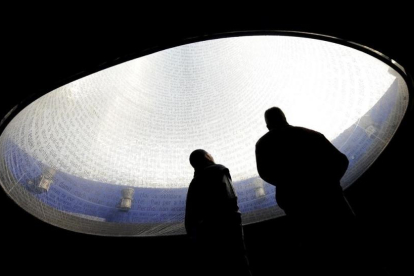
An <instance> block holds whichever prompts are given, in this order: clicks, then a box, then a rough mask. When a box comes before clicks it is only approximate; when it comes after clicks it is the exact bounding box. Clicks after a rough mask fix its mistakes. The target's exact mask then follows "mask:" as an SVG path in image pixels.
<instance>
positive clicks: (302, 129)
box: [291, 126, 323, 136]
mask: <svg viewBox="0 0 414 276" xmlns="http://www.w3.org/2000/svg"><path fill="white" fill-rule="evenodd" d="M291 129H292V131H294V132H297V133H301V134H306V135H313V136H323V134H322V133H320V132H317V131H316V130H313V129H310V128H306V127H300V126H291Z"/></svg>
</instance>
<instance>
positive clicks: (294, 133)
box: [256, 107, 354, 275]
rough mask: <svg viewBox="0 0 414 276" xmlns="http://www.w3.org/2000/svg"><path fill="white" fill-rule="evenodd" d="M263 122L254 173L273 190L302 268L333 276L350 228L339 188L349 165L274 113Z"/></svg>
mask: <svg viewBox="0 0 414 276" xmlns="http://www.w3.org/2000/svg"><path fill="white" fill-rule="evenodd" d="M265 121H266V124H267V128H268V129H269V132H268V133H266V134H265V135H264V136H263V137H261V138H260V139H259V141H258V142H257V144H256V162H257V170H258V173H259V175H260V177H261V178H262V179H264V180H265V181H266V182H268V183H269V184H272V185H274V186H276V201H277V203H278V205H279V206H280V208H282V209H283V210H284V211H285V213H286V215H287V218H288V219H289V221H290V222H291V224H292V225H293V231H294V233H295V235H296V237H298V238H299V240H300V242H301V243H302V245H303V249H304V250H305V255H306V256H304V258H305V260H308V261H309V262H307V265H309V266H314V267H317V269H318V270H319V271H315V272H320V273H326V274H330V273H332V274H331V275H339V273H340V272H341V271H342V269H343V268H342V267H340V266H341V262H344V261H345V260H341V258H345V257H346V255H347V254H348V253H349V250H350V248H349V247H348V245H347V243H348V242H349V240H347V239H346V237H345V236H346V235H350V232H351V231H352V225H353V223H354V222H353V221H354V214H353V212H352V209H351V208H350V207H349V205H348V202H347V201H346V199H345V197H344V195H343V191H342V188H341V186H340V179H341V178H342V176H343V175H344V174H345V172H346V170H347V167H348V164H349V161H348V159H347V157H346V156H345V155H344V154H342V153H341V152H340V151H339V150H337V149H336V148H335V147H334V146H333V145H332V144H331V143H330V142H329V141H328V140H327V139H326V138H325V136H324V135H322V134H321V133H318V132H316V131H313V130H310V129H306V128H303V127H295V126H291V125H289V124H288V122H287V121H286V118H285V115H284V113H283V112H282V110H281V109H279V108H277V107H272V108H270V109H268V110H267V111H266V112H265ZM348 244H349V243H348ZM305 270H306V268H305ZM331 270H334V271H331Z"/></svg>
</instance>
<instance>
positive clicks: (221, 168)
mask: <svg viewBox="0 0 414 276" xmlns="http://www.w3.org/2000/svg"><path fill="white" fill-rule="evenodd" d="M207 169H209V170H214V171H224V170H229V169H228V168H227V167H226V166H224V165H221V164H214V165H211V166H209V167H208V168H207Z"/></svg>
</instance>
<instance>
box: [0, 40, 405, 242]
mask: <svg viewBox="0 0 414 276" xmlns="http://www.w3.org/2000/svg"><path fill="white" fill-rule="evenodd" d="M407 105H408V88H407V85H406V83H405V81H404V79H403V78H402V76H401V75H400V74H399V73H397V72H396V71H395V70H394V69H393V68H392V67H390V66H389V65H387V64H385V63H384V62H382V61H380V60H379V59H377V58H375V57H373V56H371V55H368V54H366V53H364V52H361V51H358V50H356V49H353V48H350V47H347V46H343V45H340V44H336V43H332V42H327V41H322V40H317V39H311V38H304V37H289V36H276V35H271V36H243V37H232V38H221V39H215V40H209V41H202V42H197V43H192V44H187V45H183V46H178V47H175V48H171V49H167V50H163V51H160V52H156V53H153V54H150V55H147V56H144V57H140V58H137V59H135V60H131V61H128V62H125V63H122V64H119V65H117V66H114V67H111V68H108V69H105V70H103V71H100V72H98V73H95V74H92V75H89V76H87V77H84V78H82V79H79V80H76V81H74V82H71V83H69V84H66V85H64V86H62V87H60V88H58V89H56V90H54V91H51V92H50V93H48V94H46V95H44V96H43V97H41V98H39V99H37V100H36V101H34V102H33V103H32V104H30V105H29V106H27V107H26V108H25V109H24V110H22V111H21V112H20V113H19V114H18V115H17V116H16V117H15V118H14V119H13V120H12V121H11V122H10V124H9V125H8V126H7V127H6V129H5V130H4V132H3V133H2V135H1V137H0V157H1V159H0V171H1V178H0V181H1V185H2V187H3V189H4V190H5V191H6V193H7V194H8V195H9V196H10V197H11V198H12V199H13V200H14V201H16V202H17V203H18V204H19V205H20V206H21V207H22V208H23V209H25V210H27V211H28V212H30V213H31V214H33V215H34V216H36V217H38V218H39V219H41V220H43V221H46V222H48V223H51V224H53V225H56V226H59V227H62V228H65V229H69V230H73V231H78V232H83V233H90V234H96V235H112V236H147V235H171V234H182V233H185V231H184V226H183V221H184V210H185V199H186V195H187V189H188V185H189V183H190V181H191V179H192V176H193V170H192V168H191V166H190V164H189V162H188V157H189V154H190V153H191V152H192V151H193V150H194V149H197V148H203V149H205V150H207V151H208V152H210V153H211V154H212V155H213V157H214V158H215V160H216V162H217V163H221V164H223V165H225V166H227V167H228V168H229V169H230V172H231V175H232V178H233V182H234V186H235V188H236V192H237V194H238V202H239V207H240V210H241V212H242V214H243V223H244V224H249V223H254V222H259V221H263V220H266V219H270V218H274V217H277V216H280V215H283V212H282V211H281V209H280V208H279V207H278V206H277V203H276V201H275V194H274V193H275V189H274V187H273V186H271V185H269V184H267V183H266V182H264V181H263V180H261V179H260V178H259V176H258V174H257V170H256V162H255V143H256V141H257V140H258V139H259V138H260V137H261V136H262V135H263V134H265V133H266V131H267V129H266V125H265V122H264V118H263V114H264V111H265V110H266V109H268V108H269V107H272V106H278V107H280V108H282V110H284V112H285V114H286V117H287V119H288V122H289V123H290V124H292V125H298V126H304V127H308V128H311V129H314V130H317V131H319V132H321V133H323V134H325V136H326V137H327V138H328V139H329V140H330V141H331V142H332V143H333V144H334V145H335V146H336V147H337V148H338V149H339V150H340V151H342V152H343V153H345V154H346V155H347V156H348V159H349V160H350V166H349V169H348V171H347V173H346V175H345V176H344V178H343V179H342V182H341V185H342V186H343V187H344V188H346V187H348V186H349V185H351V184H352V183H353V182H354V181H355V180H356V179H357V178H358V177H359V176H360V175H361V174H362V173H363V172H364V171H365V170H366V169H367V168H368V167H369V166H370V165H371V164H372V162H374V161H375V159H376V158H377V157H378V156H379V154H380V153H381V151H382V150H383V149H384V148H385V147H386V145H387V144H388V142H389V141H390V139H391V138H392V136H393V134H394V133H395V131H396V130H397V128H398V126H399V124H400V122H401V120H402V118H403V116H404V114H405V111H406V108H407ZM212 204H214V202H212Z"/></svg>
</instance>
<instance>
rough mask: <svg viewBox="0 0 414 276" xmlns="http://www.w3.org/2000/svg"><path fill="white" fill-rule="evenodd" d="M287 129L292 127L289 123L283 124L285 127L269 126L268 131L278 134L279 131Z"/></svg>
mask: <svg viewBox="0 0 414 276" xmlns="http://www.w3.org/2000/svg"><path fill="white" fill-rule="evenodd" d="M287 127H290V125H289V124H288V123H286V124H283V125H277V126H267V129H268V130H269V131H274V132H277V131H279V130H283V129H286V128H287Z"/></svg>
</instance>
